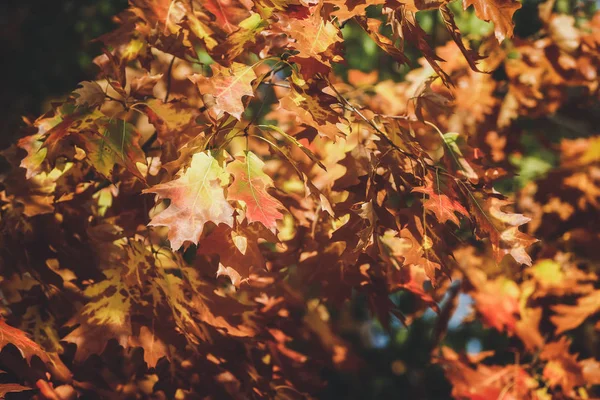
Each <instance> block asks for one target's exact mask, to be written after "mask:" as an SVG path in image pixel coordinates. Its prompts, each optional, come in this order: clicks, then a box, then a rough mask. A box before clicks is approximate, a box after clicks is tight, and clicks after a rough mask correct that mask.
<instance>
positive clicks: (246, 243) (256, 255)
mask: <svg viewBox="0 0 600 400" xmlns="http://www.w3.org/2000/svg"><path fill="white" fill-rule="evenodd" d="M271 236H272V235H270V234H268V231H267V232H265V229H264V228H262V229H261V228H260V227H256V226H250V225H249V226H240V227H238V228H237V229H236V230H235V231H234V230H232V229H231V228H229V227H226V226H224V225H220V226H218V227H217V228H216V229H215V230H214V231H212V232H211V233H210V235H208V236H207V237H205V238H203V239H202V240H201V241H200V243H199V244H198V251H197V253H196V254H198V255H207V256H210V255H218V256H219V270H218V271H217V276H221V275H224V276H227V277H229V278H230V279H231V283H232V284H233V285H235V286H239V285H240V283H242V282H244V281H246V280H247V279H248V278H249V277H250V274H251V273H252V272H253V271H257V270H260V269H265V259H264V258H263V255H262V253H261V251H260V247H259V244H260V241H261V240H269V241H274V240H275V238H273V237H271Z"/></svg>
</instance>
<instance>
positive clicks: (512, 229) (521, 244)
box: [469, 192, 538, 266]
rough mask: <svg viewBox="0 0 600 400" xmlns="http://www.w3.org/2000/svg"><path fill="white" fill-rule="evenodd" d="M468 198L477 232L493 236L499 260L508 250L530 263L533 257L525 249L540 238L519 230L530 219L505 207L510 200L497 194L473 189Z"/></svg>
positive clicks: (492, 241)
mask: <svg viewBox="0 0 600 400" xmlns="http://www.w3.org/2000/svg"><path fill="white" fill-rule="evenodd" d="M469 200H470V205H471V214H472V215H474V216H475V221H476V222H477V226H478V228H479V230H478V231H477V232H476V233H477V236H478V237H479V238H481V239H485V238H489V239H490V242H491V244H492V250H493V252H494V257H495V259H496V261H497V262H500V261H501V260H502V258H504V256H505V255H506V254H510V255H511V256H512V257H513V258H514V259H515V261H517V262H518V263H520V264H525V265H529V266H531V257H530V256H529V255H528V254H527V252H526V251H525V249H526V248H527V247H529V246H531V245H532V244H534V243H536V242H537V241H538V240H537V239H535V238H534V237H532V236H530V235H528V234H526V233H523V232H521V231H519V227H520V226H521V225H523V224H526V223H527V222H529V221H530V220H531V219H530V218H528V217H525V216H524V215H522V214H516V213H510V212H504V211H502V208H503V207H505V206H507V205H509V204H511V202H509V201H507V200H502V199H500V198H498V197H494V196H488V195H484V194H482V193H479V192H474V193H470V196H469Z"/></svg>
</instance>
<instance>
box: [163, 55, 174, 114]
mask: <svg viewBox="0 0 600 400" xmlns="http://www.w3.org/2000/svg"><path fill="white" fill-rule="evenodd" d="M173 64H175V56H173V58H171V63H170V64H169V69H168V70H167V93H165V100H164V103H166V102H167V100H169V93H170V92H171V71H172V70H173Z"/></svg>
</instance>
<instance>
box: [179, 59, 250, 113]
mask: <svg viewBox="0 0 600 400" xmlns="http://www.w3.org/2000/svg"><path fill="white" fill-rule="evenodd" d="M211 70H212V73H213V75H212V76H211V77H210V78H208V77H206V76H203V75H198V74H195V75H192V76H190V78H189V79H190V80H191V81H192V82H194V83H195V84H197V85H198V88H199V89H200V92H201V93H202V95H203V99H204V102H205V104H206V106H207V107H208V108H209V109H210V110H212V112H213V113H214V114H215V116H216V117H217V118H218V117H220V116H221V114H222V113H223V112H227V113H229V114H230V115H232V116H234V117H235V118H237V119H238V120H239V119H241V118H242V113H243V112H244V104H243V103H242V98H243V97H244V96H254V92H253V90H252V85H251V83H252V81H253V80H254V79H256V74H255V73H254V69H253V67H252V66H250V65H245V64H240V63H237V62H234V63H232V64H231V67H229V68H227V67H222V66H220V65H218V64H213V65H211Z"/></svg>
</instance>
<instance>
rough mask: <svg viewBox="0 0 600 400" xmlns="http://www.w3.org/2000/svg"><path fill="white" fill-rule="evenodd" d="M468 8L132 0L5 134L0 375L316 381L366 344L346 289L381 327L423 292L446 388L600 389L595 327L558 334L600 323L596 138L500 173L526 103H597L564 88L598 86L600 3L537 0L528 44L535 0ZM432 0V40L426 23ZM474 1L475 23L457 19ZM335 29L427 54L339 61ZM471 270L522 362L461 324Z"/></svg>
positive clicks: (275, 384) (90, 390)
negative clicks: (570, 5) (86, 66)
mask: <svg viewBox="0 0 600 400" xmlns="http://www.w3.org/2000/svg"><path fill="white" fill-rule="evenodd" d="M462 6H463V7H464V9H461V8H460V7H458V8H456V7H450V5H449V4H448V3H447V2H445V1H439V2H437V1H433V2H422V1H418V2H417V1H414V2H413V1H406V2H402V1H395V0H381V1H371V2H360V1H351V0H322V1H299V0H283V1H280V0H254V1H251V0H189V1H188V0H185V1H184V0H130V7H129V8H128V9H127V10H126V11H125V12H123V13H122V14H120V15H119V16H117V17H116V19H117V22H119V27H118V28H117V29H116V31H114V32H112V33H110V34H107V35H105V36H103V37H101V38H100V40H101V41H102V42H103V43H104V45H105V51H104V53H103V54H102V55H101V56H99V57H97V58H96V60H95V63H96V64H97V65H98V67H99V70H100V72H99V75H98V79H97V80H96V81H94V82H82V84H81V87H80V88H78V89H76V90H75V91H74V92H73V94H72V95H71V96H70V97H69V98H68V99H66V100H65V101H63V102H62V103H58V104H54V105H53V107H52V110H50V111H49V112H48V113H47V114H45V115H43V116H41V117H40V118H39V119H37V120H36V121H35V122H32V123H31V127H30V128H31V129H30V132H28V135H26V136H24V137H23V138H22V139H21V140H20V141H19V142H18V143H17V144H15V145H14V146H13V147H12V148H10V149H7V150H5V151H4V152H3V155H4V157H5V158H6V159H7V160H8V161H9V162H10V163H11V164H12V166H13V168H12V169H11V171H10V172H9V173H7V174H6V175H3V176H2V177H0V179H1V181H0V182H1V183H0V185H1V186H0V189H1V191H0V206H1V209H0V210H1V211H0V227H1V232H2V236H0V268H1V273H2V281H0V289H1V290H2V294H3V299H4V300H5V301H4V303H3V306H2V307H3V311H4V315H5V316H6V318H7V319H8V321H9V322H10V323H11V324H12V325H15V326H20V328H21V329H22V330H23V331H26V332H28V333H29V334H31V335H32V338H33V340H31V339H29V338H28V337H27V336H26V334H25V333H24V332H23V331H21V330H19V329H17V328H15V327H11V326H10V325H8V324H7V323H6V322H5V321H0V333H1V337H2V342H1V343H0V346H2V347H4V350H3V351H2V355H0V362H1V363H2V365H3V366H4V365H8V364H10V362H8V361H6V360H9V361H11V362H12V361H14V360H16V359H19V358H20V357H21V356H22V357H23V358H24V360H21V364H19V365H20V366H19V367H14V368H15V370H13V371H11V374H13V375H14V376H16V377H17V378H18V379H17V380H16V381H15V383H12V384H11V383H6V384H0V393H8V392H19V391H25V390H31V391H32V393H33V390H34V389H33V388H34V386H35V390H36V391H37V392H35V393H38V394H39V396H42V398H52V399H55V398H56V399H58V398H65V399H67V398H68V399H71V398H77V397H81V398H91V397H87V396H97V397H98V396H99V397H106V398H169V399H170V398H177V399H179V398H190V399H192V398H218V399H221V398H236V399H238V398H239V399H246V398H281V399H283V398H286V399H288V398H289V399H291V398H298V399H300V398H310V397H312V396H315V397H324V398H327V396H328V394H327V393H329V392H328V391H327V390H328V384H329V383H331V382H330V381H329V379H328V376H331V374H334V373H336V374H340V375H349V376H360V375H361V373H362V372H363V371H364V370H365V368H366V369H368V368H367V367H365V365H366V359H365V358H364V354H363V353H361V352H360V351H359V350H358V348H357V346H356V345H355V341H353V340H352V337H353V335H354V336H356V335H359V328H357V327H356V326H357V325H358V323H357V322H356V321H354V323H353V324H349V323H348V321H350V320H352V317H351V316H350V314H351V312H350V308H351V307H352V305H353V304H356V302H357V301H358V300H357V299H359V300H361V299H362V300H361V301H364V302H366V304H367V305H368V312H369V314H370V316H371V320H377V321H378V323H379V324H380V325H381V326H382V327H383V328H384V329H388V330H391V329H393V327H394V324H395V321H398V320H400V321H401V322H402V323H403V324H405V325H406V326H410V325H411V323H412V322H413V321H415V320H418V319H419V318H421V317H422V316H423V315H424V313H425V312H426V311H427V310H433V311H435V312H436V313H437V317H436V323H435V327H434V329H433V330H432V333H431V334H430V345H429V346H426V347H424V348H423V349H422V351H423V354H425V355H426V356H425V357H426V358H427V359H431V360H432V362H434V363H435V364H436V365H437V366H438V367H439V368H441V369H443V371H444V372H445V374H446V378H447V379H448V381H449V382H450V383H451V385H452V389H451V390H452V395H453V396H455V397H456V398H469V399H496V398H513V399H522V398H531V399H550V398H589V397H590V395H592V394H594V393H597V391H596V392H594V390H595V389H594V387H593V385H597V384H600V363H599V362H598V361H597V360H596V358H594V357H598V356H599V354H598V352H597V351H596V353H593V354H588V353H589V352H587V353H586V356H585V359H583V358H582V357H580V356H579V355H578V354H577V352H578V351H579V352H582V351H584V350H585V349H584V348H582V346H581V345H577V346H573V341H574V340H578V339H580V336H577V334H575V335H572V337H569V336H566V335H565V333H568V332H580V331H581V330H583V329H591V330H596V331H597V330H598V329H599V327H600V326H599V325H598V323H596V324H595V325H594V324H593V320H594V318H595V319H597V318H598V314H599V312H600V306H599V304H600V299H599V293H600V287H599V286H600V285H599V282H598V277H597V273H598V270H597V269H598V261H599V258H598V251H597V248H598V247H597V244H598V241H599V240H600V236H599V233H598V232H600V231H599V230H598V226H599V225H598V222H600V221H598V215H600V213H599V208H600V199H599V197H600V188H599V186H600V183H599V182H600V173H599V171H600V169H599V168H600V167H599V165H600V157H599V154H600V145H599V141H598V138H597V136H593V135H592V134H591V133H590V134H588V135H587V137H585V138H572V139H568V140H567V139H563V140H562V142H560V143H558V144H555V145H554V146H553V147H552V146H550V147H551V151H552V152H553V153H552V152H551V154H559V156H558V157H559V158H560V160H559V161H556V160H555V163H557V165H558V167H557V168H556V169H555V170H553V172H551V173H550V174H549V175H548V176H546V177H542V176H534V178H539V179H538V180H535V181H534V180H533V179H529V180H528V181H527V180H519V179H516V180H513V182H517V184H520V183H525V182H529V183H528V184H527V185H525V186H524V187H523V188H519V189H520V190H519V191H517V192H516V194H514V195H512V196H511V197H507V196H506V195H503V194H501V193H500V192H499V191H498V189H499V188H501V187H502V185H503V184H505V182H506V178H507V176H510V175H513V174H514V172H515V171H516V170H520V171H521V172H522V174H526V173H527V172H528V169H527V168H528V167H527V160H528V159H527V154H524V153H523V151H522V150H523V149H524V147H520V145H519V144H518V142H519V140H520V139H521V138H523V137H526V136H527V135H526V131H527V129H529V128H527V127H526V126H527V122H528V121H534V122H535V123H540V124H541V123H547V124H550V123H552V122H555V121H553V120H552V118H561V115H563V114H561V110H564V109H567V110H571V111H572V109H573V108H574V109H576V110H579V111H581V108H577V107H578V106H576V105H573V103H572V95H573V93H577V95H578V96H579V98H580V99H583V101H584V102H586V104H588V106H589V107H594V106H595V107H597V104H598V103H597V100H598V98H597V96H598V90H599V89H598V77H597V71H598V70H599V67H600V51H599V49H600V14H596V15H595V16H594V17H593V18H591V19H589V20H588V19H585V18H579V19H577V20H575V19H574V18H571V17H569V16H566V15H560V14H555V13H552V6H553V2H549V3H547V4H544V5H543V6H540V12H541V13H540V21H541V24H542V26H543V27H542V29H541V30H540V31H539V33H538V35H537V36H536V38H535V39H522V38H519V39H515V40H514V41H513V40H510V38H511V37H512V36H513V29H514V25H513V14H514V13H515V11H517V10H518V9H519V8H520V7H521V3H519V2H518V1H516V0H501V1H499V0H477V1H467V0H465V1H464V2H463V4H462ZM471 6H473V7H472V9H474V11H465V10H471ZM456 11H459V12H458V13H457V15H456V16H455V15H454V14H453V13H455V12H456ZM431 12H436V13H439V21H441V25H440V26H439V27H438V28H440V29H441V31H443V32H446V33H445V35H447V37H448V39H449V41H448V42H447V43H446V44H445V45H443V46H441V47H438V48H436V47H435V46H434V44H433V43H434V42H433V41H432V38H431V37H429V36H428V35H427V34H426V33H425V30H424V29H423V27H421V26H420V24H419V21H420V18H419V16H420V15H422V13H431ZM468 12H472V16H473V20H474V19H475V18H479V19H481V20H483V21H489V22H491V23H492V24H493V29H490V30H488V31H489V32H488V34H487V36H482V37H478V38H474V39H473V40H471V41H470V42H469V41H468V40H467V39H465V38H463V37H462V35H461V30H460V29H459V26H457V22H456V21H455V17H458V16H459V15H463V14H464V15H467V13H468ZM517 13H518V11H517ZM436 15H437V14H436ZM457 21H458V19H457ZM463 22H464V21H463ZM458 25H460V24H458ZM346 26H353V27H354V28H356V29H359V30H361V31H363V32H364V34H365V35H366V36H368V40H369V41H370V42H369V43H372V44H373V48H374V49H375V48H378V49H379V50H374V51H378V52H379V54H380V55H381V57H382V60H384V59H385V60H387V61H389V62H393V63H397V64H398V65H409V64H411V62H410V59H411V57H413V58H414V55H415V52H416V54H418V55H419V57H422V58H421V59H420V67H419V68H413V69H412V70H411V71H410V72H409V73H408V74H406V76H405V79H403V80H401V81H400V80H398V79H396V80H392V79H387V78H386V79H383V78H382V79H379V77H378V76H377V71H373V72H372V73H371V74H366V73H364V72H360V71H358V70H352V69H350V70H348V69H347V68H346V69H344V68H343V66H344V64H345V63H346V62H347V59H348V54H347V53H346V48H345V41H346V39H347V36H348V32H349V30H348V29H347V28H346ZM361 34H362V33H361ZM475 49H476V50H477V51H475ZM340 71H341V72H340ZM482 71H483V72H482ZM581 118H582V120H583V121H585V122H584V123H583V125H584V126H583V127H581V126H582V125H577V124H576V123H575V122H573V119H565V120H562V126H566V127H567V128H571V127H573V126H574V127H575V128H573V129H588V128H589V127H588V125H586V124H587V123H588V122H589V124H590V125H591V123H592V122H593V121H594V119H593V117H591V116H589V115H588V114H585V113H584V114H583V116H582V117H581ZM596 118H597V116H596ZM589 129H591V130H592V133H593V130H594V129H596V130H597V125H595V126H593V127H592V128H589ZM578 136H584V135H578ZM515 143H517V144H515ZM555 158H556V156H555ZM594 246H596V247H594ZM452 282H458V283H454V284H453V283H452ZM459 293H460V294H461V295H463V296H464V295H467V297H469V298H471V299H472V300H473V304H474V313H473V315H474V316H475V317H477V319H478V320H479V321H481V322H482V323H483V324H484V325H485V326H486V327H488V328H489V329H494V330H496V331H498V332H499V334H502V335H504V336H505V337H507V338H509V339H510V340H511V343H512V344H513V347H511V351H512V352H513V353H514V354H515V355H514V359H513V360H511V361H510V362H507V361H506V359H505V358H501V357H497V356H493V354H492V353H493V352H482V353H480V354H479V355H465V354H461V353H460V352H458V351H457V350H456V349H451V348H450V347H448V346H446V343H445V342H444V335H445V333H446V331H447V325H448V321H449V319H450V316H451V314H452V313H453V312H454V310H455V307H456V300H457V298H458V297H457V296H458V295H459ZM400 297H402V298H403V299H404V300H405V301H406V302H408V303H403V304H399V303H398V302H396V300H397V299H398V298H400ZM406 304H409V307H406ZM402 329H410V328H402ZM9 344H11V345H12V347H16V349H14V348H11V346H9ZM596 345H597V343H596ZM15 350H17V351H15ZM585 351H587V350H585ZM7 357H8V358H7ZM494 357H496V358H494ZM32 359H36V360H37V359H39V360H38V361H40V360H41V363H39V362H37V361H35V362H34V361H32ZM36 363H37V364H36ZM11 365H17V364H14V363H13V364H11ZM44 367H45V368H46V369H47V370H48V371H49V372H50V374H47V375H45V374H43V373H42V372H40V371H43V370H44ZM386 368H389V366H388V367H386ZM406 368H407V367H406V366H405V364H404V362H403V361H398V360H396V361H394V362H393V363H392V367H391V371H393V373H394V374H396V375H403V374H411V371H410V366H409V367H408V370H407V369H406ZM24 371H28V372H24ZM332 371H333V372H332ZM13 375H11V376H13ZM411 376H413V378H414V379H412V378H411V379H408V378H407V379H408V381H410V382H411V383H410V385H413V386H415V387H417V386H418V387H420V386H422V387H423V388H425V386H427V385H426V384H424V383H423V382H420V381H419V379H420V378H418V377H419V376H420V375H419V371H417V372H416V373H415V374H414V375H411ZM415 382H416V383H415ZM21 384H22V385H25V384H27V385H28V386H22V385H21ZM7 385H8V386H7ZM410 385H409V386H410ZM415 390H417V389H415ZM423 390H426V389H423ZM358 393H359V392H357V393H356V395H358ZM415 393H421V392H418V391H415ZM52 396H55V397H52ZM352 396H353V394H351V393H349V394H348V398H352ZM413 397H414V398H424V395H423V396H422V395H421V394H414V396H413ZM94 398H96V397H94ZM363 398H364V397H363Z"/></svg>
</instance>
